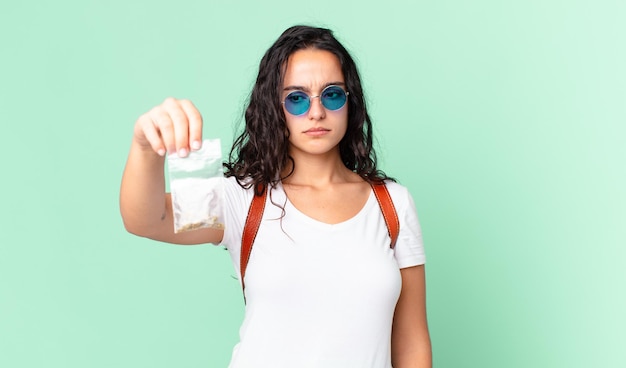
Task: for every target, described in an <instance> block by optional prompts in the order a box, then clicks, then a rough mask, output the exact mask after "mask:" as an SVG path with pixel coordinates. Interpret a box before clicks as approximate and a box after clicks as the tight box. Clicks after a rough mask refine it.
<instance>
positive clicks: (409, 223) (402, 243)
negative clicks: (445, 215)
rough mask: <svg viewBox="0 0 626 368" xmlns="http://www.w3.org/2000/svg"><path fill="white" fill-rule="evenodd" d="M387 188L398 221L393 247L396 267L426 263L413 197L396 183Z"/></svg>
mask: <svg viewBox="0 0 626 368" xmlns="http://www.w3.org/2000/svg"><path fill="white" fill-rule="evenodd" d="M387 188H388V189H389V194H390V195H391V198H392V199H393V203H394V206H395V207H396V211H397V213H398V219H399V220H400V234H399V235H398V241H397V242H396V246H395V257H396V261H397V262H398V266H399V267H400V268H407V267H412V266H417V265H421V264H424V263H426V254H425V252H424V243H423V239H422V228H421V226H420V223H419V219H418V216H417V210H416V208H415V202H414V201H413V197H412V196H411V194H410V193H409V191H408V190H407V188H405V187H404V186H401V185H399V184H397V183H393V182H390V183H387Z"/></svg>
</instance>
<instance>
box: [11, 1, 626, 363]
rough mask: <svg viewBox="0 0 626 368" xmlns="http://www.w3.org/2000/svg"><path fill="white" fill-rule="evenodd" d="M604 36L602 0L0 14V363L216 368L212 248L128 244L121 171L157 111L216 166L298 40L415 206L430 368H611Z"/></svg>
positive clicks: (618, 289)
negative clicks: (309, 40)
mask: <svg viewBox="0 0 626 368" xmlns="http://www.w3.org/2000/svg"><path fill="white" fill-rule="evenodd" d="M625 19H626V3H625V2H623V1H619V0H615V1H609V0H602V1H591V0H590V1H541V0H531V1H496V0H492V1H488V0H476V1H448V0H443V1H428V2H426V1H383V2H371V3H365V2H362V1H338V0H335V1H306V2H287V1H266V2H244V1H230V2H226V1H223V2H217V1H199V0H197V1H192V0H180V1H176V2H174V1H171V2H166V1H125V0H114V1H104V0H100V1H87V0H83V1H78V0H76V1H68V0H61V1H23V2H19V3H18V2H16V1H13V2H9V1H4V2H3V4H2V5H1V6H0V40H1V51H0V52H1V54H2V56H1V58H0V123H1V133H0V134H1V135H0V137H1V139H0V142H1V143H0V146H1V147H2V159H1V161H2V166H1V169H0V172H1V173H2V174H1V175H2V179H1V180H0V190H1V192H2V194H3V199H2V205H1V206H2V207H1V208H2V211H1V212H0V367H7V368H13V367H20V368H21V367H55V368H57V367H59V368H60V367H63V368H73V367H93V368H100V367H151V368H152V367H155V368H158V367H225V366H226V365H227V362H228V360H229V358H230V353H231V349H232V346H233V345H234V344H235V343H236V341H237V333H238V327H239V324H240V322H241V318H242V311H243V303H242V298H241V295H240V289H239V285H238V283H237V281H236V280H235V279H234V271H233V268H232V266H231V264H230V259H229V257H228V255H227V252H226V251H224V250H223V249H221V248H219V247H212V246H209V245H207V246H195V247H182V246H174V245H168V244H162V243H157V242H154V241H149V240H145V239H141V238H138V237H134V236H132V235H130V234H128V233H126V232H125V230H124V228H123V226H122V222H121V218H120V216H119V209H118V194H119V183H120V178H121V173H122V170H123V167H124V163H125V158H126V154H127V151H128V148H129V145H130V140H131V135H132V128H133V124H134V121H135V120H136V119H137V117H138V116H139V115H141V114H142V113H143V112H145V111H147V110H149V109H150V108H151V107H152V106H154V105H156V104H158V103H160V102H161V101H162V100H163V99H165V98H166V97H168V96H175V97H179V98H189V99H191V100H192V101H194V102H195V104H196V105H197V107H198V108H199V109H200V111H201V112H202V113H203V116H204V119H205V122H206V126H205V130H204V131H205V137H219V138H222V140H223V141H224V142H225V144H224V146H225V147H224V150H226V149H227V147H228V144H229V142H231V141H232V139H233V135H234V132H235V131H236V129H237V127H238V126H239V125H238V124H239V122H240V120H241V114H242V106H243V103H244V102H245V99H246V97H247V94H248V92H249V90H250V88H251V86H252V83H253V79H254V77H255V73H256V70H257V65H258V62H259V60H260V58H261V56H262V54H263V53H264V51H265V50H266V49H267V48H268V47H269V45H270V44H271V43H272V42H273V41H274V40H275V39H276V38H277V37H278V35H279V34H280V33H281V32H282V30H284V29H285V28H286V27H288V26H291V25H293V24H298V23H307V24H314V25H321V26H327V27H330V28H332V29H334V30H335V32H336V35H337V37H338V38H339V39H340V40H342V41H343V42H344V44H345V45H346V47H347V48H348V49H349V50H350V51H351V52H352V53H353V55H354V56H355V58H356V59H357V62H358V64H359V67H360V70H361V73H362V78H363V80H364V84H365V89H366V93H367V99H368V101H369V107H370V108H371V115H372V117H373V120H374V123H375V131H376V135H377V141H378V153H379V155H380V159H381V164H382V167H383V168H384V169H385V171H387V173H389V174H390V175H392V176H394V177H396V178H398V179H399V181H400V182H401V183H402V184H404V185H406V186H408V187H409V188H410V190H411V192H412V193H413V196H414V197H415V200H416V203H417V206H418V211H419V213H420V219H421V222H422V226H423V230H424V238H425V243H426V249H427V257H428V265H427V277H428V280H427V281H428V311H429V323H430V329H431V335H432V340H433V350H434V359H435V366H436V367H442V368H445V367H624V366H626V349H624V346H625V345H626V332H625V330H626V312H625V311H626V292H625V286H624V284H625V281H626V271H625V270H624V261H625V260H626V251H625V250H624V248H625V246H626V231H625V229H626V226H625V225H624V223H625V220H626V212H625V208H626V194H625V190H624V188H626V173H625V168H624V162H625V159H626V128H625V125H626V71H625V69H626V67H625V66H626V46H625V45H626V42H625V40H626V22H625V21H624V20H625ZM364 307H365V308H366V307H367V306H364Z"/></svg>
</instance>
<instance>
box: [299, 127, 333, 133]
mask: <svg viewBox="0 0 626 368" xmlns="http://www.w3.org/2000/svg"><path fill="white" fill-rule="evenodd" d="M323 132H330V129H326V128H320V127H316V128H311V129H307V130H305V131H304V133H318V134H319V133H323Z"/></svg>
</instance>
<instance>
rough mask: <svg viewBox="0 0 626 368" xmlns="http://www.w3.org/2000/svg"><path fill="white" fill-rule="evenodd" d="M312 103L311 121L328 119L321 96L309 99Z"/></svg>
mask: <svg viewBox="0 0 626 368" xmlns="http://www.w3.org/2000/svg"><path fill="white" fill-rule="evenodd" d="M309 99H310V101H311V107H310V108H309V119H312V120H321V119H324V118H325V117H326V108H325V107H324V105H322V100H321V98H320V96H311V97H309Z"/></svg>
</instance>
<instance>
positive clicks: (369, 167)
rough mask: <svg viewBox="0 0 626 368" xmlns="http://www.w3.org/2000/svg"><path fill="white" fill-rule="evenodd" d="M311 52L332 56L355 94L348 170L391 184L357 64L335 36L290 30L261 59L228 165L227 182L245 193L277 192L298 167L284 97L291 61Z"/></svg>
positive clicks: (345, 145)
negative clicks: (247, 190)
mask: <svg viewBox="0 0 626 368" xmlns="http://www.w3.org/2000/svg"><path fill="white" fill-rule="evenodd" d="M308 48H312V49H318V50H325V51H329V52H331V53H333V54H334V55H335V56H336V57H337V58H338V59H339V62H340V63H341V70H342V72H343V76H344V79H345V88H346V90H347V91H349V92H350V94H349V95H348V127H347V130H346V134H345V136H344V137H343V139H342V140H341V142H340V143H339V151H340V155H341V160H342V161H343V163H344V165H346V167H347V168H348V169H350V170H352V171H353V172H355V173H357V174H358V175H359V176H361V177H362V178H363V179H364V180H366V181H368V182H374V183H378V182H381V181H383V180H386V179H391V178H389V177H387V175H385V173H384V172H382V171H381V170H378V168H377V167H376V154H375V152H374V148H373V143H372V122H371V119H370V117H369V115H368V113H367V109H366V107H365V98H364V96H363V89H362V87H361V79H360V77H359V73H358V71H357V67H356V64H355V62H354V60H353V59H352V57H351V56H350V54H349V53H348V51H347V50H346V49H345V47H343V45H342V44H341V43H339V41H337V39H336V38H335V37H334V36H333V33H332V31H331V30H329V29H325V28H316V27H309V26H293V27H290V28H288V29H287V30H285V31H284V32H283V34H282V35H280V37H279V38H278V39H277V40H276V42H274V44H273V45H272V46H271V47H270V48H269V49H268V50H267V52H265V55H264V56H263V58H262V59H261V63H260V65H259V74H258V76H257V79H256V83H255V84H254V87H253V89H252V92H251V94H250V97H249V103H248V106H247V108H246V111H245V130H244V131H243V133H241V135H239V136H238V137H237V139H236V140H235V142H234V143H233V146H232V148H231V150H230V155H229V158H228V162H226V163H224V167H225V169H226V170H225V174H226V176H227V177H230V176H234V177H236V178H237V182H238V183H239V185H241V186H242V187H244V188H250V187H252V186H254V188H255V190H256V191H257V194H260V191H262V190H263V188H265V187H266V186H267V185H270V186H271V187H275V185H276V184H277V183H278V182H279V181H280V180H282V179H284V177H281V175H282V174H283V171H284V169H285V168H286V167H287V165H288V164H289V163H290V162H291V163H292V165H294V166H295V162H293V159H292V158H291V157H290V156H289V131H288V130H287V125H286V120H285V114H284V111H283V108H282V104H281V101H280V96H281V91H282V89H283V85H282V84H283V77H284V72H285V69H286V64H287V60H288V59H289V56H291V55H292V54H293V53H294V52H296V51H298V50H303V49H308ZM291 170H292V171H291V172H293V166H292V167H291ZM287 176H289V174H288V175H287Z"/></svg>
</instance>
